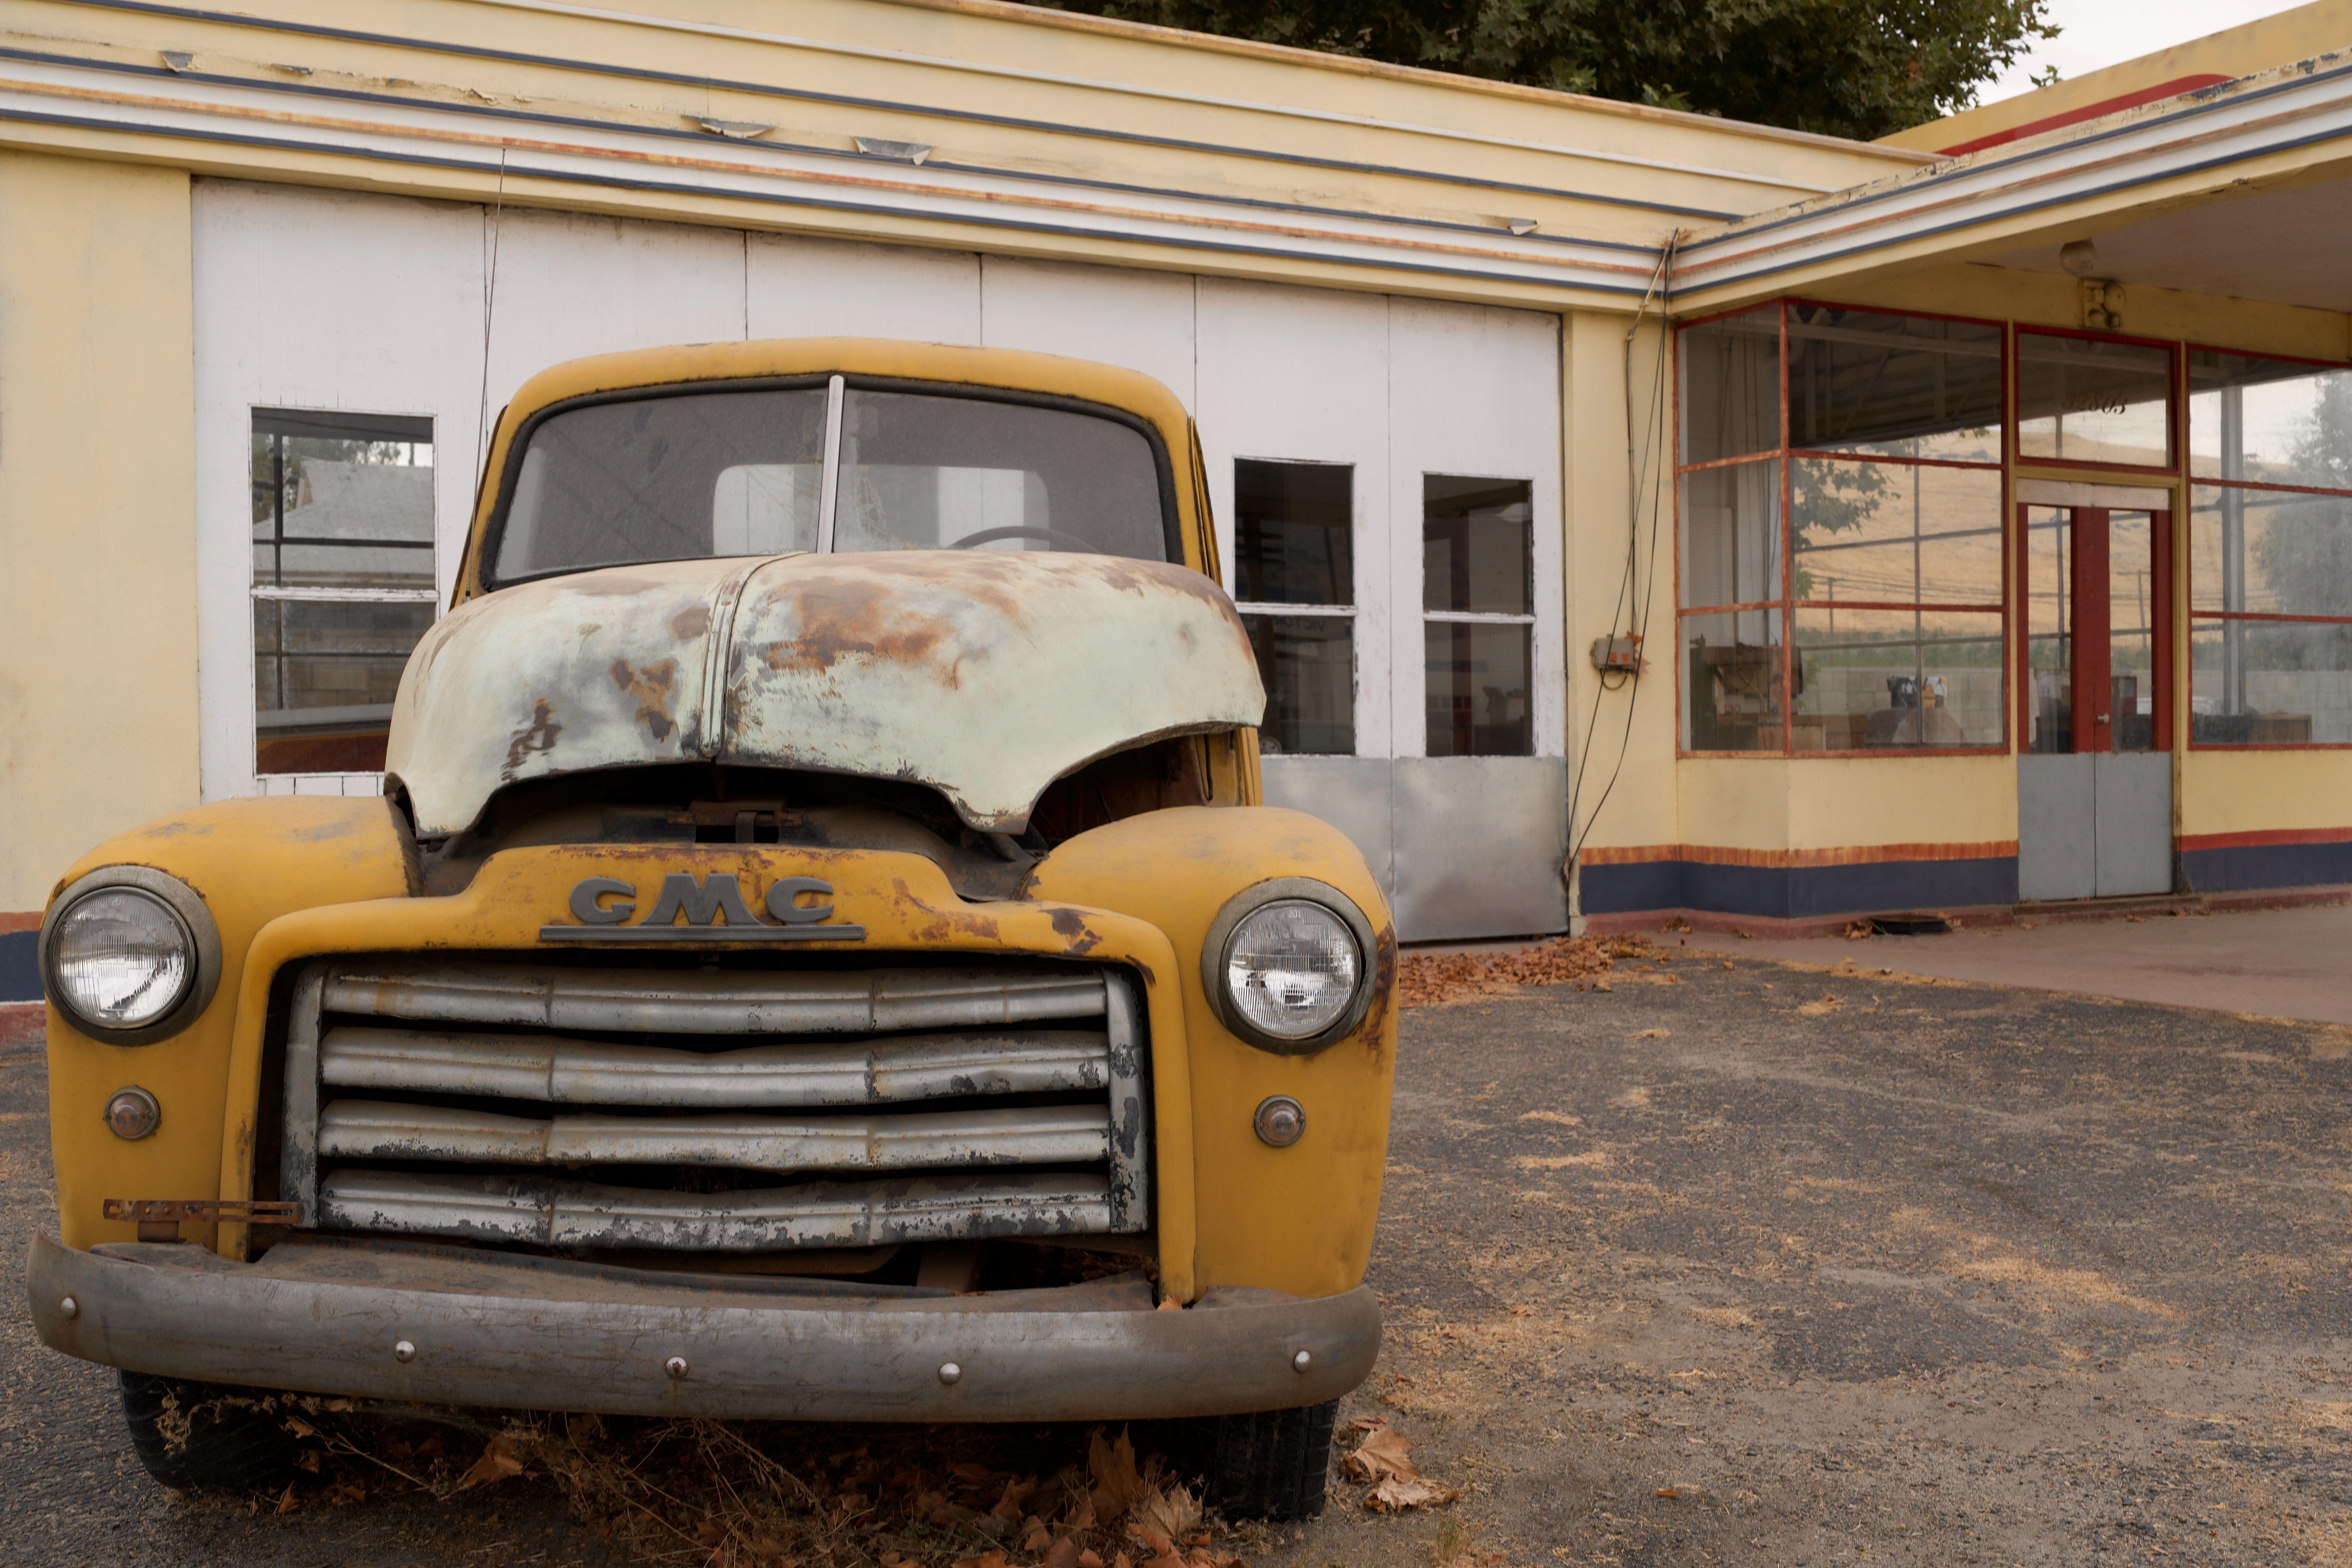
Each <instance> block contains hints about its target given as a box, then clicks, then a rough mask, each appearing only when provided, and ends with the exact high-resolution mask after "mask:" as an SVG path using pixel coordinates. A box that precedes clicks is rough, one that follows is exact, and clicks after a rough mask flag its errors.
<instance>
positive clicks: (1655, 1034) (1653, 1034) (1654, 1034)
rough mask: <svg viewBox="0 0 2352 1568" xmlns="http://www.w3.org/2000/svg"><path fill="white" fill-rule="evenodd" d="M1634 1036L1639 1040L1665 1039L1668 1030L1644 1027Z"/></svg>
mask: <svg viewBox="0 0 2352 1568" xmlns="http://www.w3.org/2000/svg"><path fill="white" fill-rule="evenodd" d="M1665 1037H1666V1032H1665V1031H1664V1029H1643V1031H1642V1032H1641V1033H1640V1034H1638V1035H1635V1036H1634V1038H1635V1039H1637V1040H1663V1039H1664V1038H1665Z"/></svg>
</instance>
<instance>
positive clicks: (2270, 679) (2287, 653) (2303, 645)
mask: <svg viewBox="0 0 2352 1568" xmlns="http://www.w3.org/2000/svg"><path fill="white" fill-rule="evenodd" d="M2189 668H2190V671H2191V675H2190V683H2189V737H2190V738H2191V739H2192V740H2195V741H2199V742H2203V743H2204V744H2207V745H2214V746H2245V745H2263V746H2290V745H2304V744H2313V743H2334V744H2337V745H2342V744H2345V743H2347V742H2352V626H2329V625H2326V623H2324V622H2323V623H2318V624H2314V623H2311V622H2293V621H2287V622H2280V621H2199V622H2196V623H2195V626H2194V631H2193V633H2192V635H2191V637H2190V642H2189Z"/></svg>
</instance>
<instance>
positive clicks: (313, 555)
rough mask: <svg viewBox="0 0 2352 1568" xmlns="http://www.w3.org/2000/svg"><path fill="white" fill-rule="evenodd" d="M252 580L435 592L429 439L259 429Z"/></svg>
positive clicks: (253, 453)
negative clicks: (292, 433)
mask: <svg viewBox="0 0 2352 1568" xmlns="http://www.w3.org/2000/svg"><path fill="white" fill-rule="evenodd" d="M251 458H252V477H253V580H254V582H255V583H256V584H263V585H271V586H278V587H287V586H299V587H333V588H421V589H430V588H431V587H432V586H433V443H432V442H430V441H416V440H403V441H380V440H369V439H366V438H364V437H353V438H351V439H338V438H330V437H316V436H287V435H281V434H276V433H272V432H266V431H256V432H255V433H254V436H253V440H252V448H251Z"/></svg>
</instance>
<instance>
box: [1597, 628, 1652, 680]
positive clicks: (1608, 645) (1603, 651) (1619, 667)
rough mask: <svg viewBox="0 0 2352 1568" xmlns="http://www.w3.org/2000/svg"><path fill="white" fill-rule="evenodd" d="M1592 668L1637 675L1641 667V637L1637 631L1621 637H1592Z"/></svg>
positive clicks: (1602, 671) (1602, 672)
mask: <svg viewBox="0 0 2352 1568" xmlns="http://www.w3.org/2000/svg"><path fill="white" fill-rule="evenodd" d="M1592 668H1595V669H1597V670H1599V671H1601V674H1603V675H1607V674H1609V673H1611V672H1612V671H1614V672H1616V673H1618V674H1622V675H1637V674H1639V673H1640V672H1641V668H1642V637H1641V634H1640V633H1638V632H1628V633H1626V634H1625V635H1624V636H1623V637H1594V638H1593V639H1592Z"/></svg>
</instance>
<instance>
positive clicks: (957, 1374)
mask: <svg viewBox="0 0 2352 1568" xmlns="http://www.w3.org/2000/svg"><path fill="white" fill-rule="evenodd" d="M962 1381H963V1368H961V1367H960V1366H958V1365H956V1363H953V1362H951V1361H943V1362H941V1363H940V1382H941V1383H946V1384H956V1383H961V1382H962Z"/></svg>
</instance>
